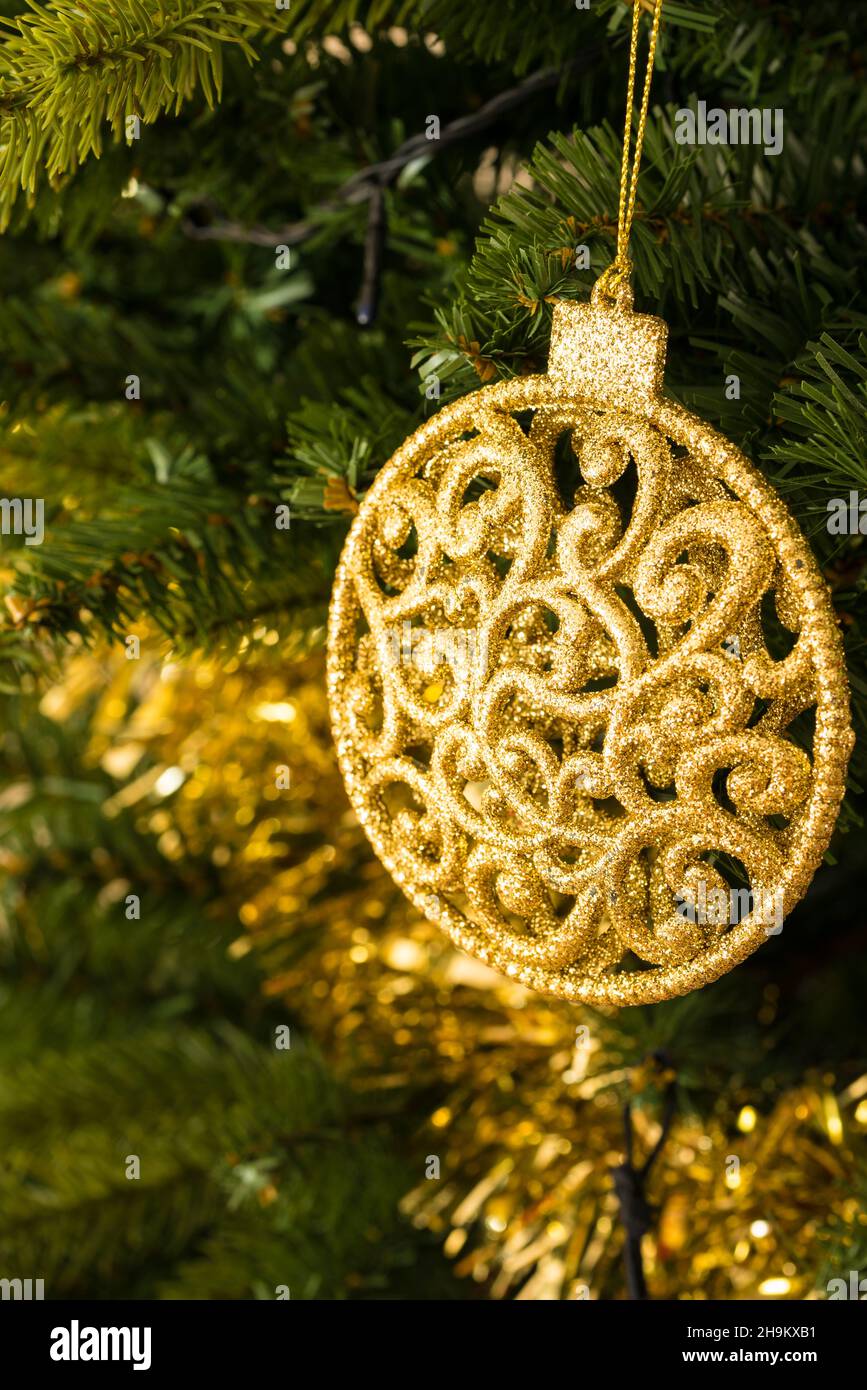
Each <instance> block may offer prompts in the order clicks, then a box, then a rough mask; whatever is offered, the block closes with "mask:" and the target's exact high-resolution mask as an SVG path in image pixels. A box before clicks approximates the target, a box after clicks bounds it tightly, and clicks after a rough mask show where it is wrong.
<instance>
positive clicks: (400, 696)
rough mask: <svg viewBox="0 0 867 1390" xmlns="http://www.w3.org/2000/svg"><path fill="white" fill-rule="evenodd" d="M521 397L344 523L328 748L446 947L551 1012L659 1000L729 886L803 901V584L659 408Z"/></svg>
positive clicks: (436, 445) (685, 978) (392, 481)
mask: <svg viewBox="0 0 867 1390" xmlns="http://www.w3.org/2000/svg"><path fill="white" fill-rule="evenodd" d="M537 380H540V381H541V380H542V379H537ZM536 394H537V396H538V397H539V399H537V400H535V401H534V402H532V404H531V406H530V408H529V409H524V410H522V411H521V413H520V414H517V412H516V410H515V408H514V407H512V408H509V397H508V392H506V393H505V394H504V393H503V392H501V394H500V399H499V401H497V400H494V401H491V400H490V399H489V393H482V394H481V395H480V397H479V398H478V404H477V406H476V408H475V409H474V410H473V411H472V414H470V415H468V414H467V411H466V410H464V411H463V412H462V413H459V414H458V415H456V416H455V420H454V423H453V425H452V426H451V428H448V429H445V430H444V429H443V428H439V429H438V431H437V434H436V436H434V437H432V438H431V442H430V443H429V444H427V445H425V441H424V439H421V440H420V441H418V436H417V437H416V440H417V443H416V444H415V445H414V447H413V448H412V449H411V450H410V451H409V452H408V453H407V454H405V456H404V458H403V460H402V461H400V462H399V463H398V465H397V467H396V468H394V469H393V470H392V473H391V476H390V478H389V480H388V486H387V490H383V491H382V492H381V493H380V494H379V496H378V499H377V500H376V504H375V505H372V506H370V507H367V506H365V507H364V508H362V514H361V516H360V517H359V518H358V520H357V522H356V527H355V530H354V534H353V539H352V547H351V554H350V557H349V558H348V559H347V558H345V559H344V563H343V569H342V573H341V576H340V586H341V595H342V597H341V601H340V614H339V623H338V631H337V634H336V640H335V639H334V637H333V638H332V647H333V649H334V652H336V655H333V659H332V703H333V704H334V703H335V701H336V703H337V705H338V706H339V709H338V713H337V716H336V719H335V729H336V732H337V738H338V749H339V752H340V756H341V761H342V763H343V766H344V771H345V773H346V774H347V784H348V786H349V790H350V796H351V799H352V801H353V804H354V806H355V808H356V811H357V812H358V814H359V816H360V818H361V820H362V822H363V823H364V825H365V827H366V829H367V830H368V833H369V834H370V836H371V838H372V839H373V842H374V845H375V847H376V848H377V850H378V852H379V853H380V856H381V857H382V858H383V859H384V861H385V862H386V864H387V866H388V867H389V868H390V869H391V871H392V873H393V875H394V877H395V878H396V880H397V881H398V883H399V884H400V885H401V886H402V887H403V888H404V889H405V891H407V892H408V894H409V895H410V896H411V897H412V898H414V900H415V901H416V902H418V903H419V904H420V905H421V904H432V905H433V908H432V910H433V912H434V915H437V916H440V917H442V918H443V920H444V922H445V924H446V925H447V926H448V927H449V928H450V929H451V930H452V933H453V935H454V936H455V938H456V939H457V940H459V941H460V942H461V944H463V945H466V946H468V948H469V949H472V950H474V952H475V953H476V954H477V955H480V956H481V957H482V958H483V959H485V960H487V961H489V962H490V963H492V964H495V965H497V966H498V967H499V968H501V969H503V970H505V971H507V972H509V973H511V974H513V975H515V976H516V977H518V978H520V979H523V980H526V981H527V982H528V983H531V984H533V985H534V986H535V987H537V988H540V989H543V990H549V991H550V992H555V993H560V994H566V995H567V996H570V997H575V998H585V999H600V1000H613V1001H615V1002H633V1001H634V1000H635V999H638V998H658V997H664V996H665V995H666V994H667V993H670V992H679V991H680V989H682V988H685V987H688V986H689V983H690V982H694V976H693V975H691V974H690V963H693V965H694V964H695V963H696V962H697V961H699V960H700V959H701V958H702V957H703V956H709V955H711V954H712V953H713V952H714V950H715V949H716V950H717V955H719V950H718V948H719V943H720V941H721V939H722V938H724V937H725V936H726V935H727V934H731V933H732V932H733V931H734V928H733V926H732V922H731V920H730V919H729V918H728V917H726V918H725V919H724V920H722V921H720V920H707V915H705V916H704V917H703V916H702V914H701V912H699V911H698V904H699V902H700V900H701V901H704V900H706V899H707V897H708V894H709V893H710V892H712V890H714V889H722V890H723V891H724V892H725V893H726V894H730V893H731V888H732V884H733V883H737V882H743V883H745V884H747V883H748V884H749V888H750V890H751V891H752V895H753V896H752V899H751V902H752V904H753V913H752V917H753V919H755V917H756V909H755V904H756V903H757V902H758V901H759V894H761V896H762V901H763V902H764V903H765V904H767V903H768V902H769V901H771V899H772V896H773V895H774V894H775V893H784V895H785V898H786V902H785V907H786V910H787V911H788V909H789V907H790V906H791V904H792V901H793V900H794V899H795V898H796V897H797V896H799V895H800V893H801V892H802V891H803V886H804V885H803V884H802V883H799V882H798V881H797V880H796V881H794V882H791V881H789V880H787V878H786V866H787V865H789V864H790V863H791V860H792V856H793V853H794V850H795V848H796V845H797V843H798V840H799V836H802V835H803V834H804V833H805V828H806V829H807V830H809V831H810V833H813V828H814V827H811V826H808V825H807V822H808V821H809V819H810V814H811V813H810V804H811V792H813V791H814V790H815V787H814V767H813V761H812V756H811V750H810V744H809V738H807V739H806V740H805V739H803V738H802V739H801V740H800V741H801V743H803V744H804V745H805V746H798V743H796V742H795V741H793V738H792V737H791V735H790V732H789V731H790V726H791V725H792V722H793V721H794V720H796V719H797V718H798V717H799V716H803V714H804V712H805V711H808V710H810V709H811V708H812V707H814V706H815V705H816V704H817V698H818V697H817V686H816V681H815V678H814V677H815V653H816V648H815V643H813V642H812V641H811V634H810V623H811V614H812V609H811V604H810V602H809V590H804V589H803V587H801V588H799V586H798V585H797V584H794V585H793V583H792V575H791V574H790V573H789V572H788V570H787V566H786V564H785V563H783V561H782V559H781V554H780V553H779V547H778V546H776V545H775V543H774V541H773V539H772V537H771V535H770V534H769V532H768V529H767V527H766V526H765V524H764V522H763V520H762V517H761V515H759V514H758V512H757V511H756V509H755V506H750V505H748V504H747V502H745V501H744V500H743V498H741V497H739V496H738V495H736V493H735V491H734V490H733V488H732V486H731V483H730V481H728V482H727V481H726V480H725V479H724V478H723V477H720V476H716V475H715V473H714V470H713V469H712V468H709V467H708V464H707V458H706V457H705V456H703V451H702V449H701V448H700V447H698V448H697V447H696V441H697V439H700V434H699V435H697V434H696V430H695V428H693V429H684V430H682V431H681V430H679V429H678V425H677V419H678V418H679V417H678V416H677V414H676V411H675V412H672V418H671V419H669V420H668V425H667V428H666V427H664V425H661V424H660V422H659V421H655V420H654V419H653V418H651V416H650V415H649V414H648V415H643V414H633V413H630V412H629V411H626V410H618V409H598V408H592V407H590V406H587V405H582V404H581V403H580V402H577V401H575V400H574V399H568V398H567V399H557V395H556V393H555V392H553V391H552V390H551V389H550V388H549V389H548V390H547V391H544V390H541V389H540V390H539V392H537V393H536ZM486 398H487V399H486ZM527 400H528V392H527V389H526V385H525V387H524V390H523V393H522V397H521V402H519V403H523V402H527ZM684 418H686V419H687V420H691V419H692V417H684ZM421 433H422V434H423V433H424V432H423V431H422V432H421ZM564 450H565V453H566V455H568V456H569V457H570V458H571V460H572V462H573V465H574V476H575V477H576V478H577V482H575V481H574V480H573V482H572V484H571V485H570V489H569V492H568V494H566V495H564V490H563V486H562V482H558V472H557V460H562V458H563V457H564ZM744 466H745V467H746V468H749V465H748V464H746V461H744ZM784 515H785V513H784ZM805 593H806V594H807V597H806V598H805ZM769 604H773V605H774V606H775V610H776V616H777V618H778V619H779V620H780V623H781V624H782V627H783V629H784V631H786V632H787V633H789V634H790V638H791V642H790V650H789V651H788V654H786V655H781V653H780V652H779V651H777V652H776V653H775V654H774V655H772V654H771V652H770V651H769V650H768V646H767V639H766V628H767V621H766V615H767V607H768V605H769ZM802 722H803V721H802ZM843 723H845V720H844V721H843ZM842 728H843V724H841V729H842ZM842 736H843V735H842V734H841V737H842ZM813 820H814V821H815V806H814V808H813ZM819 852H820V853H821V849H820V850H819ZM808 857H809V856H808ZM813 857H814V858H815V855H814V856H813ZM810 872H812V868H810ZM739 876H740V877H739ZM702 894H704V895H705V896H704V898H702ZM692 909H695V910H692ZM711 916H712V915H711ZM743 916H744V918H745V919H746V926H747V927H749V928H750V931H751V941H752V945H749V946H747V947H746V949H743V950H741V954H746V953H747V951H748V949H752V947H753V946H754V945H755V944H756V941H757V940H758V936H757V933H756V931H755V930H754V928H755V920H750V919H749V914H748V912H745V913H744V914H743ZM737 931H739V932H740V937H741V938H742V939H744V940H745V937H746V932H745V928H744V923H741V925H740V927H739V928H738V929H737ZM720 961H721V962H722V963H721V964H720V965H719V968H717V969H715V973H716V974H719V973H721V971H722V969H724V968H726V965H725V963H724V961H723V958H722V956H720ZM653 979H655V983H652V982H651V981H652V980H653Z"/></svg>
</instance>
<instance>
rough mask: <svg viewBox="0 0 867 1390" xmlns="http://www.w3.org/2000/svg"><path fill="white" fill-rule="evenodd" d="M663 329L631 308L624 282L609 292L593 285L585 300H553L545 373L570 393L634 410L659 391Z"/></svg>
mask: <svg viewBox="0 0 867 1390" xmlns="http://www.w3.org/2000/svg"><path fill="white" fill-rule="evenodd" d="M667 338H668V329H667V327H666V325H665V324H664V323H663V321H662V319H660V318H656V317H655V315H653V314H634V313H633V312H632V291H631V290H630V289H629V286H628V285H626V284H624V285H622V286H621V287H620V288H619V290H618V291H617V293H616V295H615V296H614V297H612V296H611V295H609V294H606V293H604V291H603V289H602V288H601V286H600V285H599V284H597V285H595V286H594V288H593V292H592V294H591V296H590V302H589V303H586V304H579V303H575V302H573V301H568V300H563V301H561V302H560V303H559V304H557V305H555V308H554V318H553V324H552V327H551V348H550V353H549V357H548V373H549V375H550V376H551V377H553V378H554V379H555V381H556V382H557V383H558V384H559V385H561V386H562V387H563V388H564V389H566V390H567V391H569V392H570V393H571V394H574V395H579V396H582V397H585V398H588V399H591V400H594V401H598V402H599V404H600V405H611V406H619V407H620V408H621V409H626V410H635V409H638V408H640V407H641V405H642V404H643V403H644V402H646V401H648V400H649V399H651V398H652V397H654V396H659V395H661V393H662V379H663V374H664V371H665V348H666V341H667Z"/></svg>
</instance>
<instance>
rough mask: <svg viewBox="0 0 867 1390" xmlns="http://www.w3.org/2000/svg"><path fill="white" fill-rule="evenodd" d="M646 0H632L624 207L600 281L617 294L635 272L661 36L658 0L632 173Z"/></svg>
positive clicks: (622, 178)
mask: <svg viewBox="0 0 867 1390" xmlns="http://www.w3.org/2000/svg"><path fill="white" fill-rule="evenodd" d="M642 3H643V0H632V36H631V39H630V44H629V79H628V82H627V86H626V119H625V121H624V126H623V158H622V160H621V164H620V207H619V210H618V214H617V251H616V254H615V256H614V260H613V261H612V263H611V265H610V266H609V267H608V269H607V270H605V271H603V273H602V275H601V276H600V278H599V280H598V281H597V285H598V288H599V289H600V290H601V291H602V293H603V294H608V295H611V296H616V294H617V291H618V290H619V289H620V288H622V287H623V286H624V285H628V283H629V278H630V276H631V274H632V262H631V261H630V259H629V255H628V251H629V233H630V231H631V229H632V218H633V216H634V214H635V190H636V187H637V185H638V170H639V168H640V165H641V151H642V147H643V145H644V131H645V127H646V125H647V110H648V106H649V104H650V83H651V79H652V77H653V60H654V58H655V56H656V41H657V38H658V36H659V19H660V16H661V14H662V4H663V0H654V4H653V22H652V24H651V28H650V45H649V49H648V54H647V69H646V71H645V75H644V91H643V93H642V96H641V110H640V112H639V116H638V132H637V134H636V137H635V150H634V154H633V159H632V175H631V177H630V175H629V149H630V145H631V143H632V107H633V103H634V100H635V69H636V67H637V63H638V23H639V17H640V13H641V9H642Z"/></svg>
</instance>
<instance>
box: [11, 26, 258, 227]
mask: <svg viewBox="0 0 867 1390" xmlns="http://www.w3.org/2000/svg"><path fill="white" fill-rule="evenodd" d="M2 23H3V24H4V25H5V26H6V27H7V28H8V29H9V31H10V32H9V34H8V36H7V37H6V39H5V41H4V42H3V44H2V46H0V140H2V148H3V154H2V160H0V227H5V226H6V225H8V222H9V217H10V215H11V211H12V207H13V205H14V202H15V200H16V198H17V196H18V194H19V192H20V191H21V190H23V191H24V192H25V193H26V194H27V195H28V198H29V199H30V200H32V199H33V198H34V197H35V194H36V191H37V188H38V186H39V181H40V177H41V175H42V172H43V170H44V172H45V174H46V175H47V177H48V179H49V181H50V182H52V183H53V184H55V185H56V184H57V182H58V180H59V179H60V178H61V177H62V176H64V175H66V174H70V173H73V172H74V171H75V170H76V169H77V168H78V167H79V165H80V164H81V163H82V162H83V161H84V160H86V159H87V158H89V157H90V156H91V155H96V156H99V154H100V153H101V150H102V141H103V126H104V125H105V124H107V125H108V126H109V129H110V131H111V133H112V135H113V137H114V138H115V139H116V140H120V139H121V138H122V137H123V136H124V135H126V137H127V139H129V138H130V135H129V132H128V131H127V125H126V123H127V118H128V117H130V116H133V117H137V118H138V119H139V120H140V121H141V122H143V123H145V124H147V123H150V122H152V121H155V120H156V118H157V117H158V116H159V115H161V114H162V113H163V112H171V111H174V112H175V113H177V112H178V111H179V110H180V109H181V106H182V105H183V103H184V102H185V101H187V100H189V98H190V97H191V96H192V95H193V93H194V92H195V91H196V90H201V92H202V94H203V95H204V97H205V100H206V102H207V103H208V105H209V106H213V105H214V103H215V102H216V101H219V99H220V95H221V90H222V48H223V46H225V45H228V44H232V45H235V46H237V47H238V48H239V49H240V50H241V51H242V52H243V53H244V55H245V56H246V58H247V59H248V61H250V62H253V61H254V60H255V58H256V54H255V50H254V49H253V47H252V45H251V44H250V42H249V39H250V37H251V36H252V35H253V34H255V33H258V32H261V31H262V30H264V29H266V28H273V27H274V8H273V6H272V5H270V4H267V3H266V0H225V3H224V0H91V2H90V3H89V4H88V7H87V9H82V7H81V6H80V5H78V4H76V3H75V0H55V3H53V4H52V5H51V6H50V7H49V6H41V5H40V6H34V12H33V13H32V14H26V15H16V16H15V17H14V18H12V19H3V20H2Z"/></svg>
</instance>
